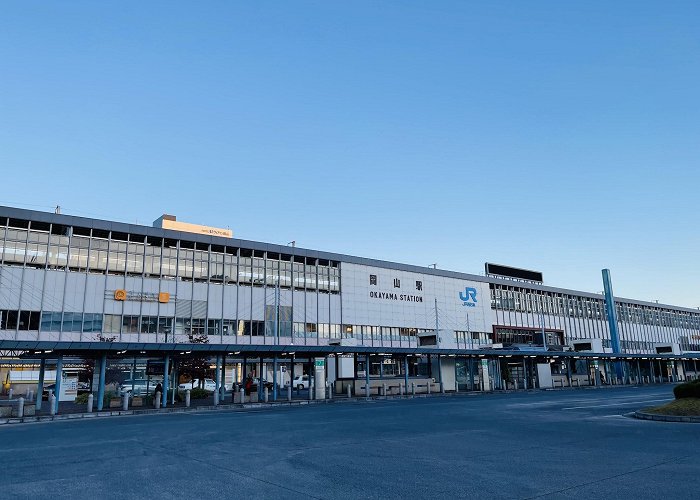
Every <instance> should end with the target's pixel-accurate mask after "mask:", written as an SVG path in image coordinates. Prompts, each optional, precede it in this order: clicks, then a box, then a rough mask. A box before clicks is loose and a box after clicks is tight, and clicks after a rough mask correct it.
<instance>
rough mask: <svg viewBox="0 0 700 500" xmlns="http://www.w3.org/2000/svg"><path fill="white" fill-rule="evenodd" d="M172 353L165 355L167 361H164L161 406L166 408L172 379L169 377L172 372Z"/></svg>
mask: <svg viewBox="0 0 700 500" xmlns="http://www.w3.org/2000/svg"><path fill="white" fill-rule="evenodd" d="M169 371H170V354H166V355H165V362H164V363H163V394H161V399H162V401H161V406H162V407H163V408H165V407H166V406H167V405H168V386H169V383H170V380H169V379H168V377H169V376H170V374H169V373H168V372H169Z"/></svg>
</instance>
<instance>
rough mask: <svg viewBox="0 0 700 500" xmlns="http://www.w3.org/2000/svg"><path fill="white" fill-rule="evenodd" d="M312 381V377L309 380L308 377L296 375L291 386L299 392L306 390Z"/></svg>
mask: <svg viewBox="0 0 700 500" xmlns="http://www.w3.org/2000/svg"><path fill="white" fill-rule="evenodd" d="M313 379H314V378H313V377H311V378H309V376H308V375H297V376H296V377H294V380H293V381H292V386H293V387H296V388H297V389H299V390H302V389H308V388H309V385H310V383H311V382H310V381H311V380H313Z"/></svg>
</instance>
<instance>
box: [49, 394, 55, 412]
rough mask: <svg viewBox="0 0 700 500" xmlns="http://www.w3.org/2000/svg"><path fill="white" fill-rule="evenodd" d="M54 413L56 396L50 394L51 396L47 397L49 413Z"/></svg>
mask: <svg viewBox="0 0 700 500" xmlns="http://www.w3.org/2000/svg"><path fill="white" fill-rule="evenodd" d="M55 414H56V396H54V395H53V394H51V397H50V398H49V415H55Z"/></svg>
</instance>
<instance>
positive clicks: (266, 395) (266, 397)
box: [264, 387, 269, 403]
mask: <svg viewBox="0 0 700 500" xmlns="http://www.w3.org/2000/svg"><path fill="white" fill-rule="evenodd" d="M264 391H265V392H264V394H265V402H266V403H267V399H268V397H269V394H268V393H267V387H265V389H264Z"/></svg>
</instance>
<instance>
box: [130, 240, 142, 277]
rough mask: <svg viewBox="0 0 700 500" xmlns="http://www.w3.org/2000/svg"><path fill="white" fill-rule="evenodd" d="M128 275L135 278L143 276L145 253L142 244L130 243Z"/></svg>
mask: <svg viewBox="0 0 700 500" xmlns="http://www.w3.org/2000/svg"><path fill="white" fill-rule="evenodd" d="M127 250H128V252H127V258H126V273H127V274H131V275H134V276H141V275H142V274H143V251H144V245H143V244H142V243H129V244H128V245H127Z"/></svg>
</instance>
